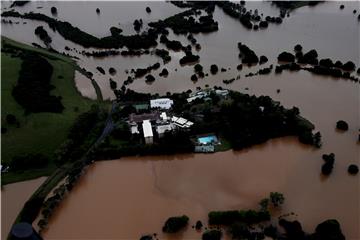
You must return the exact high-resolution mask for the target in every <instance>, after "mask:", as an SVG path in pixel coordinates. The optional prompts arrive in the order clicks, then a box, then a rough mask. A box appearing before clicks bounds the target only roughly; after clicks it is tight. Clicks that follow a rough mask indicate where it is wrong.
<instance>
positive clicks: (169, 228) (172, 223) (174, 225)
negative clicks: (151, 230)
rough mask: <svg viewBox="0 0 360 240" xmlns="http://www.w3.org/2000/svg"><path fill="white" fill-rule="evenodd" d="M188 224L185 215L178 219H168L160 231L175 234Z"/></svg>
mask: <svg viewBox="0 0 360 240" xmlns="http://www.w3.org/2000/svg"><path fill="white" fill-rule="evenodd" d="M188 222H189V217H188V216H186V215H183V216H179V217H170V218H168V219H167V220H166V222H165V224H164V226H163V228H162V230H163V232H165V233H176V232H178V231H180V230H181V229H183V228H185V227H186V226H187V224H188Z"/></svg>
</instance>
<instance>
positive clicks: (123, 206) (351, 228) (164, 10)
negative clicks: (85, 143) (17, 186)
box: [1, 2, 360, 240]
mask: <svg viewBox="0 0 360 240" xmlns="http://www.w3.org/2000/svg"><path fill="white" fill-rule="evenodd" d="M342 4H344V5H345V8H344V10H342V11H340V10H339V5H340V3H339V2H325V3H322V4H319V5H318V6H316V7H307V6H305V7H302V8H299V9H296V10H295V11H292V12H291V13H290V16H289V17H286V18H285V19H284V21H283V24H281V25H270V26H269V28H268V29H266V30H263V31H249V30H247V29H245V28H244V27H243V26H242V25H241V24H240V23H239V22H238V21H236V20H234V19H233V18H231V17H229V16H228V15H225V14H224V12H223V11H222V9H220V8H218V7H216V8H215V12H214V19H215V20H216V21H218V23H219V31H217V32H213V33H207V34H202V33H200V34H194V37H195V38H196V39H197V41H198V43H199V44H200V45H201V49H200V50H199V51H194V52H195V53H196V54H198V55H199V56H200V64H201V65H202V66H203V67H204V69H205V72H206V73H209V68H210V65H211V64H217V65H218V66H219V67H220V68H221V67H224V68H226V69H228V70H227V71H226V72H219V73H218V74H217V75H211V74H209V76H207V77H205V78H204V79H200V80H199V81H197V82H196V83H193V82H192V81H191V80H190V76H191V75H192V74H193V66H180V64H179V59H180V58H181V57H183V56H184V53H183V52H174V51H170V56H171V58H172V60H171V61H170V62H169V63H168V64H165V65H164V64H162V61H161V59H160V58H158V57H156V56H155V55H152V54H148V55H142V56H141V57H137V56H134V57H123V56H111V57H106V58H95V57H86V56H84V55H82V54H80V53H79V52H76V51H75V50H71V51H69V52H68V53H69V54H70V55H74V56H76V57H78V58H79V59H78V60H77V63H78V64H79V66H80V67H83V68H85V69H87V70H89V71H91V72H93V73H94V76H93V78H94V80H95V81H96V82H97V84H98V85H99V87H100V89H101V92H102V95H103V96H104V98H105V99H114V98H115V96H114V94H113V91H112V90H111V89H110V86H109V78H112V79H113V80H115V81H116V82H117V83H118V86H121V85H122V83H123V82H124V80H126V78H127V76H128V74H127V73H126V71H128V70H131V69H136V68H139V67H147V66H149V65H151V64H154V63H156V62H160V63H161V67H160V68H159V69H158V70H155V71H153V72H152V74H153V75H154V76H156V81H155V82H154V83H152V84H151V85H150V84H147V83H146V82H145V80H144V79H143V78H139V79H136V80H135V81H134V83H132V84H131V85H129V88H130V89H133V90H136V91H139V92H148V93H160V94H165V93H166V92H172V93H173V92H181V91H186V90H188V89H191V90H193V91H194V90H195V89H196V87H202V88H204V87H205V86H206V85H209V86H210V87H212V86H222V87H224V88H228V89H232V90H237V91H240V92H243V93H249V94H254V95H256V96H260V95H267V96H270V97H271V98H273V99H274V100H277V101H280V102H281V104H282V105H284V106H285V107H289V108H290V107H293V106H296V107H298V108H299V109H300V112H301V115H302V116H304V117H305V118H307V119H308V120H310V121H311V122H312V123H314V125H315V126H316V131H320V132H321V134H322V141H323V146H322V148H320V149H314V148H311V147H308V146H305V145H302V144H300V143H299V141H298V140H297V139H295V138H291V137H290V138H281V139H275V140H271V141H268V142H267V143H265V144H262V145H259V146H255V147H252V148H249V149H247V150H244V151H238V152H233V151H226V152H220V153H216V154H209V155H206V154H189V155H175V156H156V157H128V158H122V159H118V160H113V161H103V162H97V163H95V164H93V165H92V166H91V167H90V168H89V169H88V170H87V174H86V175H85V176H84V177H83V178H82V179H81V180H80V182H79V183H78V184H77V185H76V186H75V188H74V189H73V191H72V192H71V194H70V195H69V196H68V197H67V198H66V199H65V200H64V201H63V202H62V203H61V205H60V207H59V209H57V210H56V212H55V215H54V216H53V217H52V218H51V220H50V223H49V229H48V230H46V231H45V232H44V234H43V236H44V238H45V239H139V238H140V236H141V235H143V234H152V233H157V234H159V238H160V239H172V238H179V239H181V238H182V239H200V238H201V234H200V233H198V232H196V231H195V230H194V229H191V225H194V224H195V222H196V221H197V220H201V221H202V222H206V220H207V213H208V212H209V211H211V210H230V209H250V208H256V207H257V205H258V202H259V201H260V200H261V199H262V198H263V197H265V196H266V195H267V194H268V193H269V192H273V191H278V192H281V193H283V194H284V196H285V204H284V205H283V207H282V210H281V214H286V213H290V212H294V213H295V214H296V219H298V220H299V221H300V222H301V223H302V225H303V227H304V229H305V230H306V231H308V232H313V231H314V229H315V227H316V225H317V224H318V223H320V222H321V221H324V220H326V219H332V218H334V219H337V220H338V221H339V222H340V223H341V228H342V230H343V233H344V234H345V236H346V239H349V240H358V239H360V233H359V229H360V220H359V216H360V206H359V205H360V189H359V188H360V184H359V177H358V176H350V175H349V174H348V173H347V167H348V165H349V164H352V163H357V164H359V157H360V148H359V143H358V142H357V141H356V140H357V138H358V134H359V131H358V130H359V128H360V105H359V103H360V101H359V100H360V99H359V96H360V94H359V93H360V89H359V84H358V83H354V82H350V81H346V80H344V79H335V78H332V77H323V76H318V75H314V74H311V73H309V72H305V71H299V72H295V73H292V72H284V73H282V74H280V75H277V74H274V73H272V74H270V75H258V76H254V77H245V75H246V74H247V73H249V72H253V71H257V70H258V69H259V67H258V66H256V67H246V66H245V67H244V69H243V70H242V71H241V72H239V71H237V69H236V66H237V65H238V64H239V63H240V60H239V58H238V52H239V51H238V48H237V43H238V42H242V43H245V44H246V45H248V46H250V47H251V48H252V49H253V50H254V51H255V52H256V53H257V54H258V55H265V56H267V57H268V59H269V62H268V63H267V64H265V65H264V66H266V67H267V66H269V65H270V64H274V65H275V64H276V63H277V56H278V54H279V53H281V52H282V51H290V52H291V51H292V49H293V48H294V46H295V45H296V44H298V43H299V44H301V45H302V46H303V48H304V50H305V51H308V50H310V49H316V50H317V52H318V53H319V58H331V59H334V60H341V61H343V62H345V61H348V60H351V61H353V62H355V64H356V65H357V66H359V63H360V61H359V55H360V54H359V53H360V46H359V42H360V39H359V38H360V28H359V26H360V22H359V21H358V20H357V18H356V16H357V15H354V14H353V10H354V9H355V10H357V12H359V10H360V8H359V2H342ZM53 5H54V6H56V7H57V9H58V15H57V18H58V19H61V20H66V21H69V22H71V23H72V24H73V25H75V26H77V27H79V28H80V29H82V30H84V31H86V32H88V33H91V34H92V35H94V36H97V37H104V36H108V35H109V34H110V32H109V28H110V27H111V26H118V27H121V28H122V29H123V30H124V33H125V34H134V33H135V32H134V30H133V26H132V23H133V21H134V20H135V19H137V18H142V19H143V20H144V22H145V23H148V22H151V21H155V20H158V19H163V18H166V17H168V16H172V15H174V14H176V13H179V12H181V11H183V9H180V8H177V7H175V6H174V5H172V4H170V3H167V2H151V3H146V4H144V3H143V2H136V3H130V2H101V3H100V2H90V3H84V2H55V3H52V2H34V3H30V4H28V5H25V6H24V7H23V8H19V11H20V12H29V11H34V12H40V13H44V14H47V15H50V7H51V6H53ZM145 6H150V7H151V9H152V10H153V11H152V13H151V14H147V13H146V12H145ZM247 6H248V7H249V8H251V9H259V11H260V12H263V13H264V15H278V14H279V9H277V8H276V7H275V6H273V5H271V4H270V3H268V2H247ZM4 7H7V6H6V4H3V8H4ZM39 7H41V8H39ZM97 7H99V8H100V9H101V14H99V15H96V13H95V9H96V8H97ZM80 10H81V11H82V12H83V14H81V15H79V14H78V12H79V11H80ZM15 21H19V22H20V23H19V24H17V25H16V24H13V25H9V24H2V32H1V34H2V35H3V36H6V37H9V38H11V39H14V40H17V41H20V42H23V43H27V44H31V43H37V44H39V45H41V46H43V43H42V42H41V40H40V39H39V38H37V37H36V36H35V35H34V34H33V32H34V29H35V28H36V26H39V25H42V26H44V28H45V29H46V30H47V31H48V32H49V34H50V36H51V37H52V39H53V42H52V47H53V48H54V49H56V50H58V51H61V52H62V51H65V50H64V49H65V46H68V47H69V48H70V49H76V50H78V51H82V50H83V49H84V48H82V47H81V46H78V45H77V44H74V43H72V42H70V41H67V40H65V39H63V38H62V37H61V36H60V35H59V34H58V33H56V32H53V31H52V30H50V28H49V27H48V26H47V25H46V24H44V23H41V22H37V21H30V20H19V19H16V20H15ZM24 22H26V24H23V23H24ZM145 25H146V24H145ZM24 33H26V34H24ZM169 39H176V40H179V41H181V42H182V43H183V44H184V45H187V44H189V42H188V40H187V39H186V37H185V36H181V35H176V34H174V33H173V32H172V31H170V35H169ZM158 47H159V48H165V46H164V45H163V44H159V46H158ZM92 50H94V49H86V51H92ZM95 50H96V49H95ZM97 66H101V67H103V68H104V69H105V72H106V74H101V73H99V72H98V71H97V70H96V67H97ZM110 67H114V68H115V69H116V71H117V73H116V75H115V76H111V75H110V74H109V73H108V69H109V68H110ZM164 67H165V68H167V69H168V70H169V76H168V77H166V78H165V77H158V74H159V72H160V71H161V70H162V69H163V68H164ZM229 68H230V69H229ZM175 69H176V71H175ZM238 75H240V79H239V80H236V81H234V82H233V83H232V84H229V85H226V84H224V83H223V81H222V80H223V79H230V78H234V77H236V76H238ZM75 78H76V79H75V82H76V86H77V88H78V90H79V91H80V92H81V93H82V94H83V95H84V96H86V97H89V98H95V96H96V93H95V90H94V89H93V88H92V85H91V82H90V80H89V79H87V78H86V77H84V76H83V75H81V74H79V73H78V72H77V73H76V75H75ZM277 90H281V91H277ZM340 119H343V120H345V121H346V122H347V123H348V124H349V131H347V132H344V133H342V132H339V131H337V130H335V125H336V122H337V121H338V120H340ZM330 152H333V153H335V155H336V162H335V168H334V171H333V173H332V174H331V176H330V177H328V178H324V177H323V176H322V175H321V174H320V172H321V165H322V164H323V161H322V159H321V155H322V154H324V153H330ZM36 181H38V180H36ZM39 184H40V183H39ZM35 185H36V184H35ZM35 185H34V186H35ZM6 187H9V188H10V187H11V185H9V186H6ZM35 187H36V186H35ZM35 187H34V188H35ZM5 190H6V189H4V190H3V191H2V192H4V191H5ZM27 190H29V194H30V192H31V191H30V190H31V188H30V187H29V188H28V189H27ZM33 190H34V189H32V191H33ZM14 191H15V190H14ZM16 192H17V194H19V193H21V194H22V193H23V192H22V190H17V191H16ZM5 196H6V197H8V196H9V198H11V199H12V198H13V195H11V196H10V195H9V194H7V195H5ZM27 196H28V195H27ZM3 201H4V200H3ZM22 202H23V201H22ZM14 204H15V203H14ZM20 205H21V204H20V203H18V204H17V206H14V208H12V207H11V208H10V209H15V208H16V209H19V208H20V207H21V206H20ZM16 211H18V210H16ZM16 211H15V210H12V212H16ZM181 214H186V215H188V216H189V217H190V226H189V227H188V229H187V231H185V232H184V233H183V235H181V236H175V237H169V236H167V235H164V234H163V233H161V227H162V225H163V223H164V221H165V220H166V219H167V218H168V217H169V216H175V215H181ZM279 214H280V213H279ZM9 216H10V215H9ZM2 219H3V218H2ZM6 219H7V218H6ZM9 219H11V218H9ZM5 224H6V226H8V227H9V226H10V224H11V221H10V220H9V221H7V222H5ZM94 225H96V227H93V226H94ZM3 229H4V228H3ZM5 229H6V228H5Z"/></svg>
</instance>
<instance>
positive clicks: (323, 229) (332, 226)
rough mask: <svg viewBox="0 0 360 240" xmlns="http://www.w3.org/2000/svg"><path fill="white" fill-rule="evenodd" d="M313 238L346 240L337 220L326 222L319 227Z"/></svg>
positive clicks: (319, 239)
mask: <svg viewBox="0 0 360 240" xmlns="http://www.w3.org/2000/svg"><path fill="white" fill-rule="evenodd" d="M312 237H313V239H316V240H345V236H344V235H343V234H342V232H341V228H340V224H339V222H338V221H337V220H335V219H330V220H326V221H324V222H322V223H320V224H319V225H317V227H316V229H315V233H314V234H313V236H312Z"/></svg>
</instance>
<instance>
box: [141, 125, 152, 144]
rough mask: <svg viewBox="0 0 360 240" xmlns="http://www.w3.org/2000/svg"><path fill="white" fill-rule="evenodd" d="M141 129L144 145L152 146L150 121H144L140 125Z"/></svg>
mask: <svg viewBox="0 0 360 240" xmlns="http://www.w3.org/2000/svg"><path fill="white" fill-rule="evenodd" d="M142 128H143V132H144V138H145V143H146V144H152V143H153V136H154V134H153V131H152V126H151V122H150V120H144V121H143V123H142Z"/></svg>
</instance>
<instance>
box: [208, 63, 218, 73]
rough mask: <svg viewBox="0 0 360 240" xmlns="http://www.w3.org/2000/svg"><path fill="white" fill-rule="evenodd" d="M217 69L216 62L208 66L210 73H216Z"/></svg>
mask: <svg viewBox="0 0 360 240" xmlns="http://www.w3.org/2000/svg"><path fill="white" fill-rule="evenodd" d="M218 71H219V68H218V66H217V65H216V64H212V65H211V66H210V72H211V74H216V73H217V72H218Z"/></svg>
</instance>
